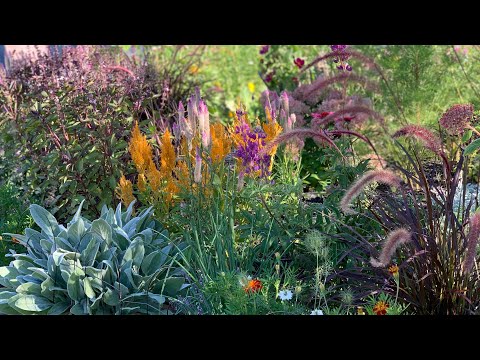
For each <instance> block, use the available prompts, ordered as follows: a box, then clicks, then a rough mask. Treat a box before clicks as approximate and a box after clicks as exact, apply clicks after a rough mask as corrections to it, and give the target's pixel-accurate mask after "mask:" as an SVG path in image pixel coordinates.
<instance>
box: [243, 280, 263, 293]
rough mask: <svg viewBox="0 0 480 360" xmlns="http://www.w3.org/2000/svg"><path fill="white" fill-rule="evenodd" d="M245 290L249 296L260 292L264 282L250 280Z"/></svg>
mask: <svg viewBox="0 0 480 360" xmlns="http://www.w3.org/2000/svg"><path fill="white" fill-rule="evenodd" d="M243 289H244V290H245V292H246V293H247V294H249V293H254V292H258V291H260V290H261V289H262V282H261V281H260V280H258V279H252V280H249V281H248V283H247V285H246V286H245V287H244V288H243Z"/></svg>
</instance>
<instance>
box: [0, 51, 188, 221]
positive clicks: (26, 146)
mask: <svg viewBox="0 0 480 360" xmlns="http://www.w3.org/2000/svg"><path fill="white" fill-rule="evenodd" d="M172 75H173V74H172ZM162 76H164V77H166V76H167V74H162ZM168 81H169V79H168V78H165V79H162V78H161V76H159V75H158V74H157V73H156V72H155V71H154V69H153V68H152V66H150V65H149V63H147V62H146V61H143V62H141V63H138V62H136V61H135V60H134V59H131V58H129V57H128V56H126V55H125V53H123V51H122V50H120V49H118V48H102V47H94V46H79V47H75V48H66V49H63V51H62V53H61V54H54V55H51V56H47V55H43V56H40V57H39V59H38V60H32V59H24V60H22V61H18V62H16V63H14V64H13V65H12V68H11V69H10V70H9V71H8V72H7V73H3V74H1V75H0V104H1V109H2V111H1V112H0V129H1V130H2V132H3V135H2V137H1V138H0V144H1V146H2V147H3V148H4V150H5V151H4V153H3V154H2V155H1V157H0V163H2V166H5V165H3V164H10V166H6V167H4V168H0V171H1V173H0V175H2V176H3V177H10V176H11V177H13V180H15V181H17V182H18V183H19V184H20V185H21V186H22V188H23V190H24V191H25V192H26V193H27V196H28V197H30V198H32V199H35V200H36V201H37V202H39V203H42V204H44V206H45V207H46V208H48V209H50V210H51V211H52V213H54V214H56V216H57V217H58V218H59V219H61V220H64V219H66V218H68V217H69V216H71V215H73V213H74V212H75V208H76V207H77V206H78V204H79V203H80V202H81V201H82V200H85V211H86V212H87V214H89V215H91V216H98V215H99V214H100V210H101V208H102V205H103V204H110V203H112V201H113V200H114V197H115V187H116V182H117V179H118V178H119V177H120V175H121V173H122V172H123V173H126V174H128V173H129V166H128V161H127V159H128V153H127V140H128V134H129V129H131V127H132V125H133V120H134V119H136V120H141V121H143V122H142V125H147V122H149V130H150V131H151V130H152V129H156V128H157V127H158V128H161V127H162V124H163V123H162V122H159V121H157V120H158V119H159V118H160V119H164V118H167V117H168V116H170V114H171V113H170V111H171V109H170V107H169V106H167V104H168V105H170V104H171V103H172V102H173V103H178V99H177V100H175V101H174V100H173V99H174V97H175V96H176V95H175V92H174V91H170V90H169V91H168V92H166V89H168ZM192 90H193V89H190V91H192ZM182 91H183V90H182ZM167 93H168V94H167ZM167 95H168V96H167ZM164 120H165V119H164ZM164 120H162V121H164Z"/></svg>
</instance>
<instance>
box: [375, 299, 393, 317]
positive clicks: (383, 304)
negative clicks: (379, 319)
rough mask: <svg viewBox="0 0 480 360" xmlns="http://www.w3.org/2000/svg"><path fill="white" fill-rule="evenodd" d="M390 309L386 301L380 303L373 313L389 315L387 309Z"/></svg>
mask: <svg viewBox="0 0 480 360" xmlns="http://www.w3.org/2000/svg"><path fill="white" fill-rule="evenodd" d="M389 307H390V305H389V304H388V303H386V302H385V301H379V302H377V303H376V304H375V306H374V307H373V312H374V313H375V314H377V315H387V309H388V308H389Z"/></svg>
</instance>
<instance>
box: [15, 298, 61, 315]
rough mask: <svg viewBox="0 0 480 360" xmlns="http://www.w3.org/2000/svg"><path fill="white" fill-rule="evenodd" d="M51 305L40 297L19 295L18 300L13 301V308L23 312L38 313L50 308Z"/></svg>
mask: <svg viewBox="0 0 480 360" xmlns="http://www.w3.org/2000/svg"><path fill="white" fill-rule="evenodd" d="M52 305H53V304H52V303H51V302H50V301H48V300H47V299H45V298H44V297H41V296H36V295H25V294H19V296H18V299H17V300H16V301H15V307H17V308H19V309H21V310H25V311H33V312H40V311H44V310H47V309H49V308H50V307H52Z"/></svg>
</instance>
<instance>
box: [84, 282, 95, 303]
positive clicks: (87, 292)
mask: <svg viewBox="0 0 480 360" xmlns="http://www.w3.org/2000/svg"><path fill="white" fill-rule="evenodd" d="M83 288H84V289H85V295H87V297H88V298H90V299H93V298H95V291H93V288H92V285H91V283H90V279H89V278H88V277H85V278H84V279H83Z"/></svg>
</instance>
